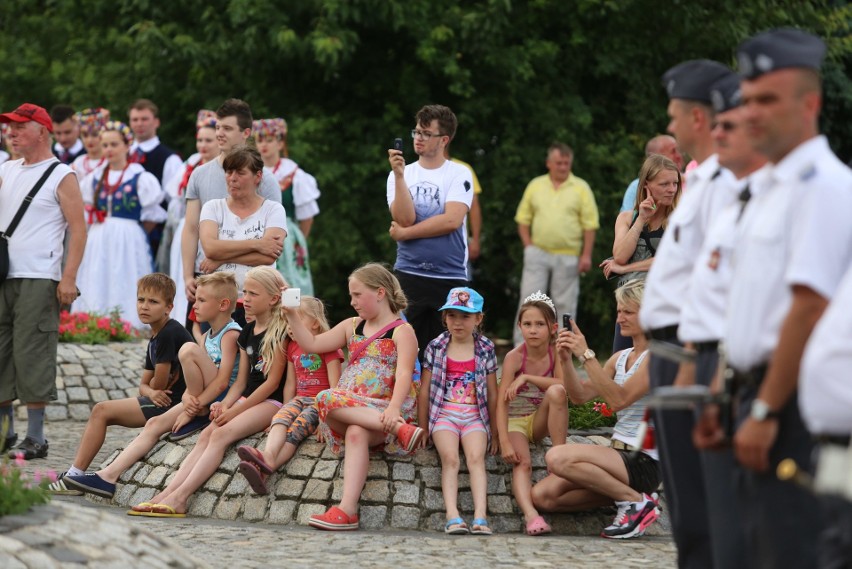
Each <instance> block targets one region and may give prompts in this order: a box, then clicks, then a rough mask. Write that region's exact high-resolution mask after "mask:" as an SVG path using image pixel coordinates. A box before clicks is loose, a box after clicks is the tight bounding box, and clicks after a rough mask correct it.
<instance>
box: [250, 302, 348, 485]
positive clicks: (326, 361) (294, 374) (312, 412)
mask: <svg viewBox="0 0 852 569" xmlns="http://www.w3.org/2000/svg"><path fill="white" fill-rule="evenodd" d="M298 319H299V320H300V321H301V322H302V324H303V325H304V326H305V328H307V329H308V330H310V332H311V334H313V335H314V336H316V335H317V334H322V333H323V332H328V330H329V328H330V327H329V325H328V320H327V319H326V317H325V307H324V306H323V304H322V301H320V300H319V299H317V298H314V297H312V296H303V297H302V304H301V306H299V312H298ZM342 359H343V358H342V355H341V352H340V350H333V351H330V352H326V353H324V354H311V353H306V352H305V351H304V350H303V349H302V348H301V346H299V344H298V342H296V341H294V340H292V339H291V340H290V342H289V344H288V346H287V360H288V361H289V364H290V365H289V366H287V382H286V383H285V384H284V401H285V402H286V403H285V404H284V406H283V407H282V408H281V409H280V410H279V411H278V413H276V414H275V417H273V418H272V424H271V425H270V430H269V437H268V438H267V440H266V447H265V450H264V451H263V452H261V451H260V450H259V449H256V448H254V447H252V446H248V445H243V446H241V447H239V448H238V449H237V454H238V455H239V457H240V458H241V459H242V461H241V462H240V466H239V469H240V472H241V473H242V474H243V476H245V477H246V479H247V480H248V482H249V485H251V487H252V490H254V491H255V492H257V493H258V494H261V495H266V494H268V493H269V488H267V486H266V478H267V477H268V476H269V475H270V474H272V473H273V472H275V471H276V470H278V469H279V468H281V466H283V465H284V464H285V463H286V462H287V461H288V460H290V459H291V458H292V457H293V455H294V454H296V449H298V448H299V444H300V443H301V442H302V441H303V440H305V439H306V438H308V437H309V436H311V435H312V434H314V432H315V431H316V430H317V427H318V426H319V410H318V409H317V405H316V396H317V394H319V392H320V391H323V390H325V389H329V388H334V387H337V381H338V380H339V379H340V362H341V360H342Z"/></svg>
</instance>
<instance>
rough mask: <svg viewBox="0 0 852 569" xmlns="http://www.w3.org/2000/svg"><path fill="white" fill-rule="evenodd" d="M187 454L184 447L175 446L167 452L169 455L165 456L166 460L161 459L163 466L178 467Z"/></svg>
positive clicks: (187, 451)
mask: <svg viewBox="0 0 852 569" xmlns="http://www.w3.org/2000/svg"><path fill="white" fill-rule="evenodd" d="M188 454H189V450H188V449H187V448H186V447H183V446H179V445H175V446H174V448H172V449H171V450H170V451H169V454H167V455H166V458H165V459H163V464H164V465H165V466H171V467H178V466H180V463H181V462H183V459H184V458H186V455H188Z"/></svg>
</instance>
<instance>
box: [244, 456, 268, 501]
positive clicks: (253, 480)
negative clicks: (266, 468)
mask: <svg viewBox="0 0 852 569" xmlns="http://www.w3.org/2000/svg"><path fill="white" fill-rule="evenodd" d="M239 470H240V474H242V475H243V476H245V478H246V480H248V483H249V486H251V489H252V490H254V492H255V494H260V495H261V496H266V495H267V494H269V488H268V487H267V486H266V475H265V474H263V473H261V472H260V469H259V468H258V466H257V465H256V464H255V463H254V462H249V461H247V460H243V461H241V462H240V466H239Z"/></svg>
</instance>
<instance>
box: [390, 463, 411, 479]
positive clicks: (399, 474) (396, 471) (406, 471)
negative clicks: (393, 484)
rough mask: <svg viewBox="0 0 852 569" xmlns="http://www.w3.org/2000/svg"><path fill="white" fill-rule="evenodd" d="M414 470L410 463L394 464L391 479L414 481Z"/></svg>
mask: <svg viewBox="0 0 852 569" xmlns="http://www.w3.org/2000/svg"><path fill="white" fill-rule="evenodd" d="M414 473H415V468H414V465H413V464H411V463H406V462H396V463H394V465H393V479H394V480H407V481H409V482H412V481H414Z"/></svg>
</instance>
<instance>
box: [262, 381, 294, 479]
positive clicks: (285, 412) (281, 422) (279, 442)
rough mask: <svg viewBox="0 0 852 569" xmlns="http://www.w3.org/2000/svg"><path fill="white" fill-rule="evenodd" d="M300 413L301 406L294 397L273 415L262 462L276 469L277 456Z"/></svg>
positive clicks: (277, 465) (277, 464)
mask: <svg viewBox="0 0 852 569" xmlns="http://www.w3.org/2000/svg"><path fill="white" fill-rule="evenodd" d="M301 411H302V404H301V402H300V401H299V398H298V397H296V398H294V399H292V400H290V401H288V402H287V403H286V404H285V405H284V406H283V407H281V409H279V410H278V412H277V413H275V416H274V417H273V418H272V425H271V428H270V429H269V436H267V437H266V446H264V447H263V451H262V452H261V455H262V456H263V460H264V462H266V464H268V465H269V466H271V467H272V468H273V469H277V468H278V467H279V466H281V464H283V462H282V463H281V464H279V463H278V462H277V460H276V459H277V456H278V454H279V453H280V452H281V450H282V449H283V448H284V446H285V445H286V444H287V434H288V432H289V430H290V425H292V424H293V421H295V420H296V417H298V416H299V413H300V412H301Z"/></svg>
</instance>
